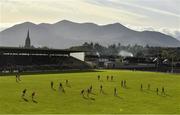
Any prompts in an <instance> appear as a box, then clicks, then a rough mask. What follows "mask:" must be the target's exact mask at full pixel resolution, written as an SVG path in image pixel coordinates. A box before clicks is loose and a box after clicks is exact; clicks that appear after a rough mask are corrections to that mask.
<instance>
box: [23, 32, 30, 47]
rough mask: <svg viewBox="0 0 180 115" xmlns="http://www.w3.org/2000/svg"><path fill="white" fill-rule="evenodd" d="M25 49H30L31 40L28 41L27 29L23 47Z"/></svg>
mask: <svg viewBox="0 0 180 115" xmlns="http://www.w3.org/2000/svg"><path fill="white" fill-rule="evenodd" d="M24 47H26V48H30V47H31V40H30V37H29V29H28V32H27V37H26V41H25V46H24Z"/></svg>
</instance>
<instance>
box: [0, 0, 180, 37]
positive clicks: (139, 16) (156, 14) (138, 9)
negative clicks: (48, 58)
mask: <svg viewBox="0 0 180 115" xmlns="http://www.w3.org/2000/svg"><path fill="white" fill-rule="evenodd" d="M179 7H180V0H0V31H1V30H3V29H5V28H8V27H10V26H12V25H14V24H17V23H22V22H26V21H30V22H33V23H36V24H38V23H55V22H57V21H60V20H64V19H66V20H71V21H74V22H94V23H97V24H109V23H115V22H119V23H121V24H124V25H125V26H128V27H130V28H132V29H136V30H157V31H161V32H164V33H168V34H171V35H173V36H175V37H177V38H178V39H179V40H180V8H179Z"/></svg>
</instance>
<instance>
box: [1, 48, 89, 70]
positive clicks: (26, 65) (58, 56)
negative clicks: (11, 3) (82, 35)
mask: <svg viewBox="0 0 180 115" xmlns="http://www.w3.org/2000/svg"><path fill="white" fill-rule="evenodd" d="M72 52H73V53H74V52H82V51H70V50H59V49H34V48H12V47H0V71H1V72H13V71H17V70H18V71H45V70H48V71H49V70H69V69H89V68H90V66H89V65H88V64H87V63H85V62H84V61H81V60H79V59H76V58H74V57H72V56H70V53H72Z"/></svg>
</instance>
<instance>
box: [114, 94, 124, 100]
mask: <svg viewBox="0 0 180 115" xmlns="http://www.w3.org/2000/svg"><path fill="white" fill-rule="evenodd" d="M114 97H116V98H118V99H123V98H122V97H120V96H119V95H116V96H114Z"/></svg>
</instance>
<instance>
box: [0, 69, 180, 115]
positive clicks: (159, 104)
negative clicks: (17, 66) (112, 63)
mask: <svg viewBox="0 0 180 115" xmlns="http://www.w3.org/2000/svg"><path fill="white" fill-rule="evenodd" d="M97 75H100V76H101V81H98V80H97ZM107 75H109V76H111V75H113V76H114V80H113V81H110V80H109V81H107V80H106V76H107ZM66 79H67V80H69V84H70V85H71V88H70V87H66V86H65V80H66ZM121 80H126V81H127V88H122V87H121ZM51 81H54V86H55V89H56V91H54V90H52V89H51V88H50V82H51ZM60 82H62V84H63V87H64V89H65V91H66V92H65V93H62V92H60V91H59V90H58V86H59V83H60ZM141 83H142V84H143V91H141V90H140V84H141ZM101 84H102V85H103V90H104V92H105V94H100V85H101ZM148 84H151V88H150V90H147V85H148ZM90 85H92V86H93V90H92V92H93V94H90V98H83V97H82V95H80V92H81V90H82V89H87V88H88V87H90ZM163 86H164V88H165V93H166V95H165V96H163V95H161V94H159V95H157V94H156V88H159V93H161V88H162V87H163ZM115 87H116V88H117V92H118V96H114V88H115ZM25 88H27V94H26V96H25V98H26V99H27V100H28V102H26V101H24V100H23V99H22V98H21V95H22V91H23V90H24V89H25ZM33 91H35V92H36V95H35V100H36V101H37V103H34V102H33V101H32V100H31V94H32V92H33ZM85 96H86V95H85ZM92 98H94V99H95V100H93V99H92ZM0 113H1V114H5V113H13V114H15V113H37V114H39V113H40V114H41V113H42V114H44V113H47V114H48V113H49V114H52V113H56V114H58V113H66V114H71V113H72V114H73V113H77V114H83V113H88V114H103V113H107V114H111V113H137V114H139V113H152V114H156V113H157V114H163V113H166V114H176V113H177V114H180V75H178V74H177V75H172V74H166V73H153V72H139V71H136V72H133V71H122V70H102V71H97V72H81V73H61V74H40V75H22V76H21V82H20V83H16V81H15V76H1V77H0Z"/></svg>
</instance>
